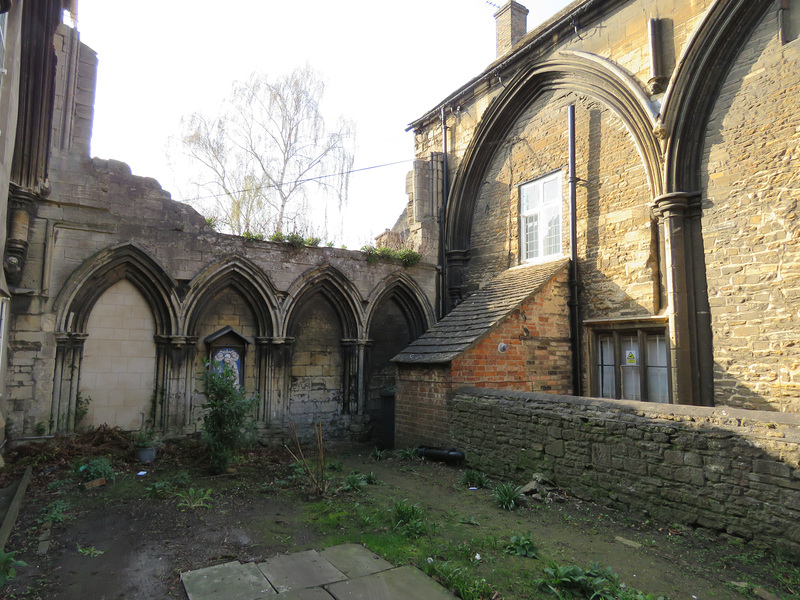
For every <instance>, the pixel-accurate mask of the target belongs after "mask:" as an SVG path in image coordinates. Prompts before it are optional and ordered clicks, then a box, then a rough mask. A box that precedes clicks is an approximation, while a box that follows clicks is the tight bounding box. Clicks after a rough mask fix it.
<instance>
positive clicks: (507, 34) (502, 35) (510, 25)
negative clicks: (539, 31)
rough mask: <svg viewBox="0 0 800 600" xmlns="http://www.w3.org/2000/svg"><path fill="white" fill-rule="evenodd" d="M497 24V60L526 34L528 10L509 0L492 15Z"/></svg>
mask: <svg viewBox="0 0 800 600" xmlns="http://www.w3.org/2000/svg"><path fill="white" fill-rule="evenodd" d="M494 19H495V23H496V24H497V58H500V57H501V56H503V55H504V54H507V53H508V52H509V51H510V50H511V48H513V47H514V44H516V43H517V42H518V41H520V40H521V39H522V37H523V36H524V35H525V34H526V33H528V9H527V8H525V7H524V6H522V4H520V3H519V2H514V0H510V1H509V3H508V4H506V5H505V6H504V7H503V8H501V9H500V10H498V11H497V12H496V13H494Z"/></svg>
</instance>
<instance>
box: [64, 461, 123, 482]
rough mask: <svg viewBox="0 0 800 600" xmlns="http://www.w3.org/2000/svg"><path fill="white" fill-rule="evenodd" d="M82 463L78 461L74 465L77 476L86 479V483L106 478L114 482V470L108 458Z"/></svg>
mask: <svg viewBox="0 0 800 600" xmlns="http://www.w3.org/2000/svg"><path fill="white" fill-rule="evenodd" d="M81 462H82V461H80V460H78V461H76V462H75V463H74V464H73V469H74V470H75V473H76V475H78V476H79V477H81V478H82V479H85V480H86V481H94V480H95V479H100V478H101V477H105V478H106V479H107V480H108V481H113V480H114V469H113V468H112V467H111V461H109V460H108V459H107V458H106V457H104V456H101V457H100V458H93V459H92V460H90V461H89V462H87V463H84V464H81Z"/></svg>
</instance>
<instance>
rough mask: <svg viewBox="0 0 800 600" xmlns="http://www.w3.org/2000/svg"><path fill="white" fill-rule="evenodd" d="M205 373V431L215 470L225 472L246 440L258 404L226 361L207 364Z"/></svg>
mask: <svg viewBox="0 0 800 600" xmlns="http://www.w3.org/2000/svg"><path fill="white" fill-rule="evenodd" d="M206 367H207V368H206V370H205V371H204V372H203V381H204V382H205V388H206V403H205V404H203V409H204V410H205V413H204V414H203V434H204V436H205V442H206V444H207V445H208V449H209V452H210V453H211V465H212V467H213V469H214V471H215V472H217V473H224V472H225V471H226V470H227V469H228V466H229V465H230V464H231V460H233V456H234V453H235V451H236V449H237V448H238V447H239V446H240V445H242V443H243V442H244V437H245V435H244V425H245V421H246V419H247V415H248V413H249V412H250V411H251V410H252V409H253V407H254V406H255V404H256V398H255V397H254V396H247V394H245V391H244V388H243V387H240V386H239V381H238V377H237V375H236V374H235V373H234V371H233V369H232V368H231V367H230V366H229V365H227V364H224V363H220V362H215V363H214V364H213V365H210V364H207V365H206Z"/></svg>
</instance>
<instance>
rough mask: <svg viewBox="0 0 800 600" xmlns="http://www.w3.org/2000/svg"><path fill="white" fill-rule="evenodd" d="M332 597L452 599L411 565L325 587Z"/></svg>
mask: <svg viewBox="0 0 800 600" xmlns="http://www.w3.org/2000/svg"><path fill="white" fill-rule="evenodd" d="M325 587H326V589H327V590H328V591H329V592H330V593H331V594H332V595H333V597H334V598H336V600H453V599H454V596H453V595H452V594H450V592H448V591H447V590H445V589H444V588H443V587H442V586H440V585H439V584H438V583H436V582H435V581H434V580H433V579H431V578H430V577H428V576H427V575H425V573H423V572H422V571H420V570H419V569H417V568H416V567H412V566H410V565H409V566H405V567H397V568H396V569H390V570H388V571H381V572H380V573H375V574H374V575H367V576H365V577H359V578H358V579H348V580H346V581H340V582H338V583H333V584H331V585H327V586H325Z"/></svg>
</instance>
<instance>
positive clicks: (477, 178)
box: [446, 51, 663, 251]
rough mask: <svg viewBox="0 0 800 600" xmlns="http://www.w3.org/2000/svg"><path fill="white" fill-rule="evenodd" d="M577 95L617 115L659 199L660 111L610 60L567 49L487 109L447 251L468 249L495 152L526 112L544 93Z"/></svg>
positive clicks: (452, 212)
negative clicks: (475, 211) (475, 210)
mask: <svg viewBox="0 0 800 600" xmlns="http://www.w3.org/2000/svg"><path fill="white" fill-rule="evenodd" d="M552 90H566V91H573V92H577V93H579V94H585V95H586V96H589V97H592V98H594V99H596V100H598V101H599V102H601V103H602V104H604V105H605V106H607V107H608V108H609V109H610V110H611V111H613V112H614V113H615V114H616V115H617V116H618V117H619V119H620V120H621V121H622V123H623V124H624V125H625V127H626V128H627V130H628V131H629V132H630V135H631V137H632V139H633V142H634V144H635V146H636V148H637V150H638V152H639V155H640V157H641V159H642V163H643V166H644V169H645V173H646V175H647V179H648V183H649V185H650V188H651V190H652V193H653V195H654V196H657V195H660V194H661V192H662V189H663V183H662V171H661V164H662V153H661V148H660V144H659V142H658V139H657V138H656V136H655V133H654V131H653V129H654V125H655V123H656V117H657V114H656V111H655V109H654V107H653V106H652V104H651V103H650V101H649V99H648V98H647V96H646V94H645V93H644V92H643V91H642V89H641V88H640V87H639V85H638V84H637V83H636V82H635V81H634V80H633V78H632V77H630V76H629V75H628V74H627V73H625V72H624V71H623V70H622V69H620V68H619V67H617V66H616V65H614V64H613V63H612V62H610V61H608V60H606V59H604V58H602V57H599V56H596V55H594V54H590V53H587V52H577V51H564V52H561V53H559V54H557V55H556V56H555V57H554V58H552V59H550V60H546V61H543V62H533V63H531V64H530V65H528V66H526V67H524V68H522V69H520V71H518V72H517V74H516V75H515V76H514V78H513V79H512V80H511V81H510V82H509V83H508V84H507V86H506V88H505V90H504V91H503V92H501V93H500V95H499V96H498V97H497V98H495V100H494V101H493V102H492V103H491V105H490V106H489V107H488V108H487V109H486V112H485V113H484V115H483V117H482V118H481V123H480V125H479V126H478V129H477V131H476V133H475V135H474V137H473V139H472V141H471V142H470V145H469V147H468V148H467V151H466V153H465V155H464V159H463V161H462V163H461V167H460V168H459V170H458V172H457V173H456V176H455V179H454V181H453V187H452V189H451V191H450V195H449V198H450V200H449V202H450V207H449V209H448V211H447V212H448V214H447V233H446V243H447V248H448V250H451V251H453V250H456V251H457V250H462V251H463V250H467V249H468V248H469V242H470V231H471V228H472V215H473V208H474V206H475V203H476V201H477V198H478V195H479V194H480V190H481V185H482V182H483V180H484V178H485V174H486V170H487V169H488V167H489V165H490V163H491V161H492V159H493V157H494V155H495V152H496V151H497V148H498V147H499V146H500V143H501V142H502V141H503V140H504V139H505V138H506V137H507V136H508V134H509V132H510V131H511V128H512V127H513V126H514V124H515V122H516V121H517V119H518V118H519V117H520V116H521V115H522V114H523V112H524V111H525V110H526V109H527V108H528V107H529V106H530V105H531V104H532V103H533V102H535V101H536V99H537V98H538V97H539V96H540V95H541V94H543V93H545V92H547V91H552Z"/></svg>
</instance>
